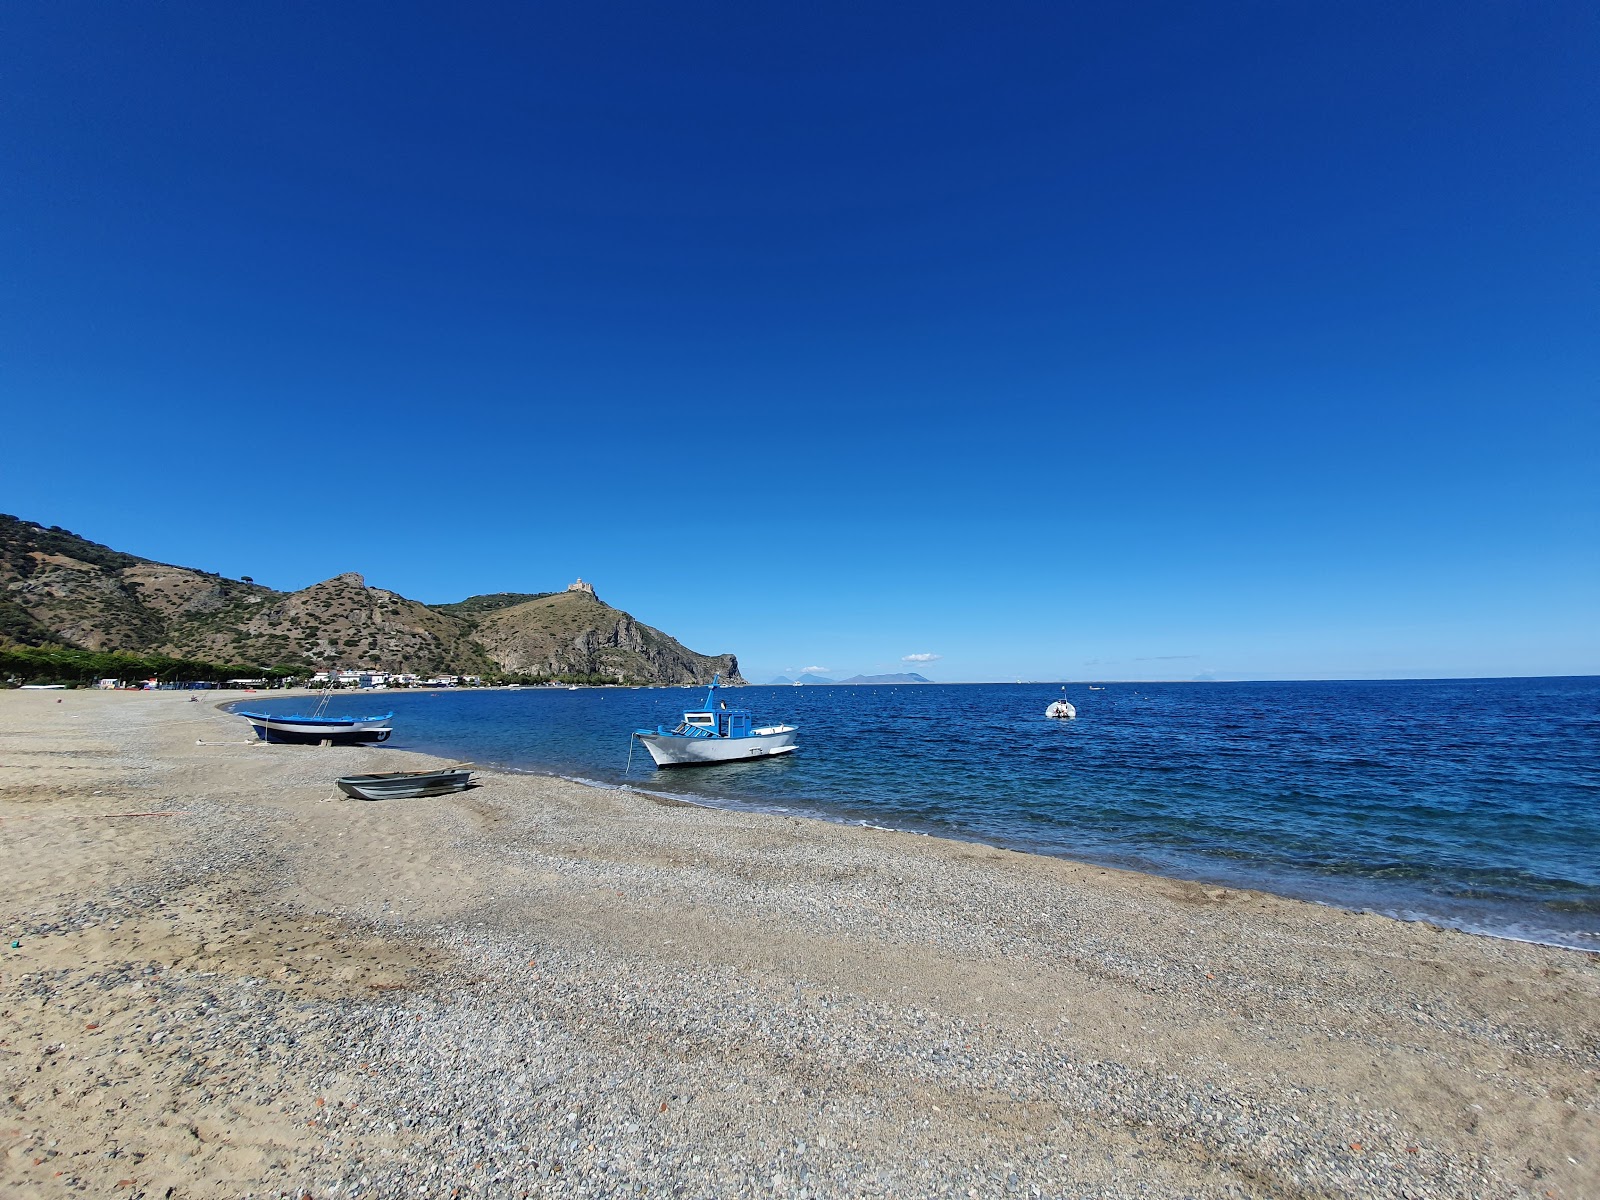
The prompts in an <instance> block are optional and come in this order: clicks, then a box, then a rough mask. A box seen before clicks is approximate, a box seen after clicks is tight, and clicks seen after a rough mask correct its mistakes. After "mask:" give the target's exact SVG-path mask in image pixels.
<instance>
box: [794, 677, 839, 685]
mask: <svg viewBox="0 0 1600 1200" xmlns="http://www.w3.org/2000/svg"><path fill="white" fill-rule="evenodd" d="M795 682H796V683H832V682H833V680H831V679H829V678H828V677H827V676H826V675H802V676H800V678H799V679H796V680H795Z"/></svg>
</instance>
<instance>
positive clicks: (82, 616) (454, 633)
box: [0, 514, 744, 683]
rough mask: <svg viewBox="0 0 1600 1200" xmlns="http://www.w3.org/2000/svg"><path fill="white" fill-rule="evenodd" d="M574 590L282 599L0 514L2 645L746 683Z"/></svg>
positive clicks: (340, 588)
mask: <svg viewBox="0 0 1600 1200" xmlns="http://www.w3.org/2000/svg"><path fill="white" fill-rule="evenodd" d="M573 587H574V588H575V589H577V590H569V591H566V592H533V593H527V592H497V593H494V594H492V595H484V596H472V597H469V598H468V599H466V600H462V601H459V602H457V603H454V604H439V605H426V604H422V603H419V602H418V601H415V600H409V599H407V598H406V597H404V596H401V595H399V594H398V593H396V592H390V591H385V590H384V589H382V588H374V587H368V586H367V584H366V581H365V580H364V579H363V578H362V577H361V576H360V575H356V574H345V575H336V576H335V577H334V578H332V579H327V580H324V581H322V582H321V583H317V584H313V585H312V586H311V587H308V588H302V589H301V590H300V591H297V592H279V591H274V590H273V589H272V588H267V587H261V586H260V585H258V584H255V583H253V582H250V581H249V580H233V579H224V578H223V577H222V576H220V575H217V574H214V573H212V572H208V571H198V570H194V569H192V568H189V567H177V566H173V565H171V564H169V563H159V562H154V561H152V560H150V559H146V558H140V557H138V556H136V555H132V554H124V553H122V552H121V551H118V550H112V549H111V548H110V547H108V546H102V545H100V544H99V543H98V542H91V541H89V540H88V539H87V538H82V537H79V536H78V535H77V534H75V533H70V532H68V531H67V530H64V529H60V528H46V527H44V526H42V525H37V524H35V523H33V522H30V521H23V520H20V519H18V518H16V517H12V516H6V515H4V514H0V639H10V640H13V641H17V642H21V643H24V644H27V645H40V644H42V643H49V642H53V643H61V644H64V645H68V646H74V647H79V648H82V649H88V650H127V651H133V652H145V653H158V654H169V655H175V656H178V657H182V658H189V659H198V660H201V661H206V662H226V663H238V664H245V663H253V664H256V665H259V666H262V667H268V666H298V667H342V668H373V669H378V670H385V671H413V672H416V673H418V674H427V675H431V674H437V673H439V672H451V673H456V674H492V673H496V672H507V673H516V674H546V675H548V674H580V675H588V674H603V675H615V674H618V673H621V674H623V675H626V676H627V677H629V678H632V679H636V680H640V681H643V682H651V683H708V682H710V680H711V676H712V675H713V674H714V673H720V674H721V675H722V677H723V679H724V681H725V682H728V683H743V682H744V680H743V679H741V678H740V677H739V664H738V661H737V660H736V659H735V658H734V657H733V655H731V654H723V655H703V654H696V653H695V652H694V651H692V650H689V649H688V648H687V647H685V646H684V645H682V643H680V642H678V641H677V640H676V639H674V638H672V637H669V636H668V635H667V634H665V633H662V632H661V631H660V630H658V629H653V628H651V627H650V626H648V625H644V624H641V623H640V622H638V621H636V620H635V619H634V618H633V617H632V616H630V615H629V614H628V613H625V612H623V611H622V610H621V609H616V608H612V607H611V606H609V605H607V604H602V603H601V602H600V601H599V600H598V599H597V598H596V596H595V595H594V591H593V589H592V588H591V587H589V585H587V584H584V585H581V586H580V585H578V584H575V585H573Z"/></svg>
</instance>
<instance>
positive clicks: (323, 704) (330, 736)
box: [234, 688, 394, 745]
mask: <svg viewBox="0 0 1600 1200" xmlns="http://www.w3.org/2000/svg"><path fill="white" fill-rule="evenodd" d="M332 694H333V692H332V689H331V688H330V689H329V690H328V691H325V692H323V693H322V699H321V700H320V701H318V702H317V707H316V709H315V710H314V711H313V712H312V713H310V714H309V715H306V714H302V713H286V714H282V715H280V714H278V713H263V712H247V711H246V710H244V709H235V710H234V712H235V713H236V714H237V715H239V716H241V717H243V718H244V719H245V720H246V721H249V722H250V724H251V726H252V727H253V728H254V729H255V731H256V736H257V737H258V738H260V739H261V740H262V741H263V742H313V743H316V744H319V745H320V744H321V743H322V742H383V741H387V740H388V739H389V735H390V734H391V733H393V732H394V730H393V729H391V728H389V718H390V717H392V716H394V714H393V713H392V712H386V713H384V714H383V715H382V716H381V717H330V716H328V715H327V709H328V698H329V697H330V696H331V695H332Z"/></svg>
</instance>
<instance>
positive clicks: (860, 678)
mask: <svg viewBox="0 0 1600 1200" xmlns="http://www.w3.org/2000/svg"><path fill="white" fill-rule="evenodd" d="M839 682H840V683H932V682H933V680H931V679H925V678H923V677H922V676H921V675H918V674H917V673H916V672H915V671H906V672H904V673H902V674H899V675H852V676H850V678H849V679H841V680H839Z"/></svg>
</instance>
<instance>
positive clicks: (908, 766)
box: [253, 678, 1600, 950]
mask: <svg viewBox="0 0 1600 1200" xmlns="http://www.w3.org/2000/svg"><path fill="white" fill-rule="evenodd" d="M702 694H703V690H701V689H695V690H686V689H682V688H676V689H668V688H651V689H643V690H624V689H584V690H580V691H565V690H554V689H525V690H521V691H462V692H453V691H452V692H428V693H415V692H413V693H406V692H402V693H385V694H383V695H381V696H370V695H367V696H360V697H356V696H348V697H344V696H341V697H338V698H336V700H335V702H334V707H335V708H337V709H339V710H341V711H342V710H348V711H351V712H355V711H358V710H359V711H361V712H363V713H364V712H365V711H366V710H368V709H371V710H373V711H376V712H382V711H384V710H386V709H388V708H391V707H392V708H393V709H394V711H395V718H394V726H395V735H394V737H393V738H392V739H391V741H390V742H389V743H388V744H389V745H391V746H395V747H400V748H405V749H416V750H425V751H429V752H432V753H436V754H444V755H448V756H451V757H455V758H458V759H463V760H470V761H472V762H474V763H476V764H478V765H480V766H500V767H506V768H511V769H516V770H523V771H533V772H547V773H551V774H557V775H564V776H568V777H572V778H577V779H582V780H585V781H590V782H595V783H600V784H610V785H615V784H622V783H627V784H629V785H630V786H633V787H637V788H641V789H648V790H657V791H664V792H669V793H671V794H674V795H678V796H682V797H684V798H687V799H691V800H695V801H697V802H700V803H709V804H715V805H719V806H726V807H732V808H754V809H760V810H764V811H769V812H772V811H776V812H785V813H793V814H797V815H806V816H814V817H820V818H825V819H831V820H837V821H848V822H860V823H865V824H871V825H876V826H883V827H888V828H893V829H902V830H910V831H916V832H921V833H928V834H936V835H940V836H944V837H952V838H961V839H967V840H972V841H978V842H984V843H987V844H990V845H995V846H1004V847H1008V848H1011V849H1016V850H1025V851H1031V852H1035V853H1040V854H1052V855H1059V856H1063V857H1067V858H1073V859H1078V860H1082V861H1087V862H1094V863H1102V864H1112V865H1116V866H1121V867H1130V868H1134V869H1138V870H1144V871H1151V872H1156V873H1159V874H1162V875H1168V876H1174V877H1178V878H1183V879H1194V880H1200V881H1203V882H1210V883H1216V884H1222V885H1227V886H1234V887H1253V888H1260V889H1263V890H1266V891H1271V892H1276V893H1278V894H1281V895H1289V896H1296V897H1300V898H1303V899H1309V900H1315V901H1320V902H1324V903H1329V904H1336V905H1340V906H1344V907H1348V908H1355V909H1366V910H1371V911H1375V912H1381V913H1386V914H1389V915H1393V916H1400V917H1407V918H1417V919H1426V920H1430V921H1434V922H1437V923H1439V924H1444V925H1450V926H1454V927H1457V928H1462V929H1468V930H1472V931H1475V932H1480V933H1489V934H1495V935H1498V936H1503V937H1514V938H1522V939H1528V940H1535V941H1543V942H1550V943H1554V944H1559V945H1565V946H1573V947H1581V948H1584V949H1589V950H1600V679H1597V678H1562V679H1494V680H1426V681H1395V682H1343V683H1325V682H1296V683H1173V684H1151V683H1140V684H1116V683H1113V684H1107V685H1106V686H1105V689H1104V690H1103V691H1092V690H1090V689H1089V687H1088V686H1087V685H1084V684H1074V685H1068V686H1067V689H1066V695H1067V697H1068V699H1070V700H1071V701H1072V703H1073V704H1074V705H1075V706H1076V707H1077V710H1078V718H1077V720H1075V721H1052V720H1049V719H1047V718H1046V717H1045V716H1044V715H1043V714H1044V710H1045V706H1046V705H1048V704H1049V703H1050V701H1051V700H1053V699H1056V698H1057V697H1059V696H1060V695H1061V690H1060V686H1059V685H1055V684H975V685H954V684H951V685H916V686H901V687H860V686H857V687H845V686H839V687H827V686H819V687H804V688H792V687H750V688H743V689H739V690H737V691H733V692H728V693H724V695H726V696H731V697H737V699H738V702H739V703H740V704H741V705H743V706H747V707H749V708H751V709H752V710H753V711H754V713H755V715H756V717H757V719H758V720H780V719H781V720H784V721H791V722H794V723H796V724H798V725H799V726H800V729H801V741H800V747H801V748H800V750H799V751H798V752H797V753H795V754H793V755H790V756H788V757H785V758H777V759H768V760H765V761H757V762H748V763H730V764H726V765H721V766H715V767H701V768H680V769H676V770H670V771H660V770H657V769H655V767H654V766H653V765H652V764H651V762H650V759H649V757H648V755H647V754H645V752H644V750H643V747H640V748H639V749H638V750H637V751H636V752H635V753H634V755H633V760H632V767H631V770H630V771H628V774H627V776H626V778H625V776H624V771H625V768H626V764H627V763H628V752H629V736H628V735H629V732H630V731H631V730H632V729H634V728H636V727H639V726H654V725H657V724H662V723H673V722H675V721H676V720H677V719H678V716H679V714H680V713H681V712H682V711H683V709H685V708H688V707H693V706H695V705H697V704H698V703H699V699H700V697H701V695H702ZM253 706H256V707H267V708H270V709H274V710H276V711H280V712H282V711H293V710H297V709H302V708H304V706H305V701H304V700H298V701H295V700H272V701H267V702H265V703H264V704H263V703H261V702H259V701H258V702H253Z"/></svg>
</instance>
